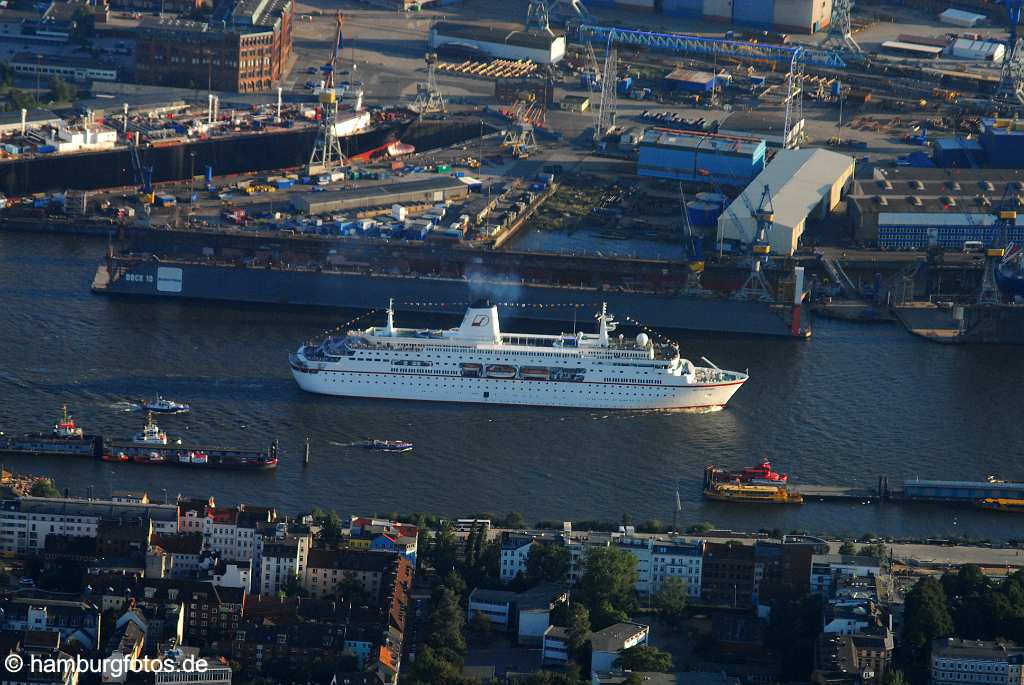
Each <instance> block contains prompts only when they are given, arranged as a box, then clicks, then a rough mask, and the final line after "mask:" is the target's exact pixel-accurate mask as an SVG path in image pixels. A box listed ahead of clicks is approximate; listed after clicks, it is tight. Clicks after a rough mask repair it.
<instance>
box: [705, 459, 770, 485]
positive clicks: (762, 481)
mask: <svg viewBox="0 0 1024 685" xmlns="http://www.w3.org/2000/svg"><path fill="white" fill-rule="evenodd" d="M715 483H732V484H735V485H776V486H786V485H788V484H789V474H786V473H778V472H777V471H773V470H772V464H771V462H770V461H768V457H764V458H762V459H761V463H760V464H758V465H757V466H747V467H745V468H744V469H743V470H742V471H730V470H729V469H725V468H719V467H717V466H714V465H713V464H709V465H708V466H706V467H705V468H704V488H705V489H707V488H708V487H710V486H711V485H713V484H715Z"/></svg>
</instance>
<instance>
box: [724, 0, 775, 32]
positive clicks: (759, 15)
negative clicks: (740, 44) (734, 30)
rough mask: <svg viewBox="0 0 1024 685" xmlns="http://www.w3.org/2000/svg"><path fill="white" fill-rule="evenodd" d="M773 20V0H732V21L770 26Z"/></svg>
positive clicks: (749, 24)
mask: <svg viewBox="0 0 1024 685" xmlns="http://www.w3.org/2000/svg"><path fill="white" fill-rule="evenodd" d="M774 22H775V0H734V2H733V4H732V23H734V24H745V25H747V26H758V27H765V28H768V27H770V26H771V25H772V24H773V23H774Z"/></svg>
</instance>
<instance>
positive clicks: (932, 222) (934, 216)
mask: <svg viewBox="0 0 1024 685" xmlns="http://www.w3.org/2000/svg"><path fill="white" fill-rule="evenodd" d="M968 216H969V217H970V218H968ZM995 222H996V218H995V216H994V215H992V214H988V213H982V212H943V213H942V214H938V213H936V212H879V214H878V225H879V226H991V225H992V224H994V223H995ZM1014 225H1016V226H1024V215H1022V216H1018V217H1017V221H1016V223H1015V224H1014Z"/></svg>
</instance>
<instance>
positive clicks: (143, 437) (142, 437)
mask: <svg viewBox="0 0 1024 685" xmlns="http://www.w3.org/2000/svg"><path fill="white" fill-rule="evenodd" d="M132 442H134V443H135V444H137V445H166V444H167V433H163V432H161V430H160V426H158V425H156V422H155V421H154V420H153V412H149V414H147V415H146V425H145V426H144V427H143V428H142V432H141V433H136V434H135V435H134V436H132Z"/></svg>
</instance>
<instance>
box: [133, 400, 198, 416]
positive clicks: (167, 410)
mask: <svg viewBox="0 0 1024 685" xmlns="http://www.w3.org/2000/svg"><path fill="white" fill-rule="evenodd" d="M141 404H142V408H143V409H145V410H146V411H150V412H156V413H158V414H185V413H187V412H190V411H192V408H191V407H190V406H188V405H187V404H185V403H184V402H175V401H174V400H168V399H165V398H164V397H163V396H162V395H157V396H156V399H155V400H153V401H149V400H143V401H142V403H141Z"/></svg>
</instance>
